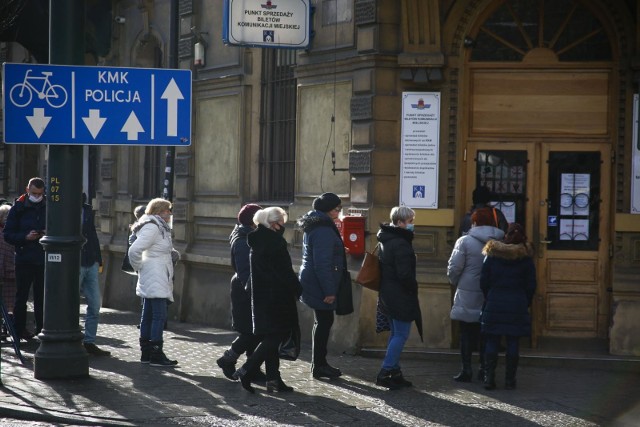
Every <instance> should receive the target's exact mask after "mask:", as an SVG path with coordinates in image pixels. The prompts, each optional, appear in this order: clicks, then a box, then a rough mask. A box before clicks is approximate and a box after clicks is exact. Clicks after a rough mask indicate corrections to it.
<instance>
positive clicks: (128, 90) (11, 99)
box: [2, 63, 191, 146]
mask: <svg viewBox="0 0 640 427" xmlns="http://www.w3.org/2000/svg"><path fill="white" fill-rule="evenodd" d="M2 84H3V114H4V117H3V119H4V120H3V123H4V140H5V143H7V144H66V145H68V144H82V145H175V146H187V145H190V144H191V71H190V70H169V69H163V68H152V69H150V68H123V67H89V66H66V65H41V64H10V63H5V64H3V73H2Z"/></svg>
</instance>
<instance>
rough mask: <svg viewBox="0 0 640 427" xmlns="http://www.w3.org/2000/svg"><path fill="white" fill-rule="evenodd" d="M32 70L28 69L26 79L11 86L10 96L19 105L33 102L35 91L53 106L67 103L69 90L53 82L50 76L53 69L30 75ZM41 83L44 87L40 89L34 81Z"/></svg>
mask: <svg viewBox="0 0 640 427" xmlns="http://www.w3.org/2000/svg"><path fill="white" fill-rule="evenodd" d="M31 71H32V70H27V72H26V74H25V75H24V81H23V82H22V83H18V84H16V85H15V86H13V87H12V88H11V92H9V98H11V102H13V104H14V105H15V106H17V107H26V106H27V105H29V104H30V103H31V100H32V98H33V92H35V93H36V94H37V95H38V99H44V100H45V101H47V104H49V105H50V106H51V107H53V108H60V107H62V106H63V105H64V104H66V103H67V91H66V90H65V88H64V87H62V86H61V85H54V84H51V82H50V81H49V77H51V76H52V75H53V72H52V71H42V76H30V75H29V73H30V72H31ZM32 82H34V83H41V84H42V89H38V88H37V87H35V86H34V85H33V83H32Z"/></svg>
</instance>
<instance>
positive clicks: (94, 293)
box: [80, 262, 102, 344]
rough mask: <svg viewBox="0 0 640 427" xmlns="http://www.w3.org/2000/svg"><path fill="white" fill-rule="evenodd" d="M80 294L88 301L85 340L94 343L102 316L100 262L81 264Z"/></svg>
mask: <svg viewBox="0 0 640 427" xmlns="http://www.w3.org/2000/svg"><path fill="white" fill-rule="evenodd" d="M80 295H82V296H84V299H85V300H86V302H87V314H86V316H85V318H84V342H85V343H87V344H89V343H94V342H95V341H96V333H97V332H98V317H99V316H100V306H101V305H102V301H101V300H100V283H99V282H98V263H97V262H96V263H94V264H93V265H92V266H91V267H82V266H80Z"/></svg>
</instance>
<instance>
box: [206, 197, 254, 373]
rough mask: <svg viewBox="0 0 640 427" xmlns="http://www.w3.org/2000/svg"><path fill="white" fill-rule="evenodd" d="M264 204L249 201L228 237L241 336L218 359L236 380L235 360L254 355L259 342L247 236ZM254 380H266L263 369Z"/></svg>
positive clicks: (235, 320) (234, 314)
mask: <svg viewBox="0 0 640 427" xmlns="http://www.w3.org/2000/svg"><path fill="white" fill-rule="evenodd" d="M260 209H262V206H260V205H256V204H253V203H249V204H246V205H244V206H243V207H242V209H240V212H238V224H237V225H236V226H235V228H234V229H233V231H232V232H231V235H230V236H229V244H230V245H231V267H233V271H235V274H234V275H233V277H232V278H231V327H232V328H233V329H234V330H235V331H236V332H238V336H237V338H236V339H235V340H233V342H232V343H231V347H229V349H228V350H226V351H225V352H224V354H223V355H222V357H220V358H219V359H218V360H217V361H216V362H217V364H218V366H219V367H220V368H221V369H222V372H223V373H224V376H225V377H227V378H229V379H230V380H234V378H233V373H234V372H235V371H236V361H237V360H238V357H240V355H241V354H242V353H245V352H246V353H247V357H249V356H251V354H253V351H254V350H255V348H256V346H257V345H258V343H259V342H260V340H259V338H258V337H256V336H255V335H253V320H252V319H251V276H250V273H251V264H250V261H249V251H250V250H251V248H249V244H248V243H247V235H248V234H249V233H250V232H252V231H253V230H255V228H256V225H255V224H254V222H253V216H254V215H255V213H256V212H258V211H259V210H260ZM253 380H254V381H260V380H262V381H265V380H266V377H265V376H264V373H263V372H261V371H258V372H256V374H255V375H254V377H253Z"/></svg>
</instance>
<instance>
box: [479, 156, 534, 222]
mask: <svg viewBox="0 0 640 427" xmlns="http://www.w3.org/2000/svg"><path fill="white" fill-rule="evenodd" d="M475 160H476V188H477V187H480V186H485V187H487V188H488V189H489V190H490V191H491V201H492V204H493V205H494V206H495V207H497V208H498V209H500V210H501V211H502V213H503V214H504V216H505V217H506V218H507V221H509V222H510V223H511V222H517V223H520V224H522V225H524V224H525V204H526V194H527V192H526V190H527V189H526V182H527V152H526V151H514V150H482V151H478V152H477V154H476V159H475Z"/></svg>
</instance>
